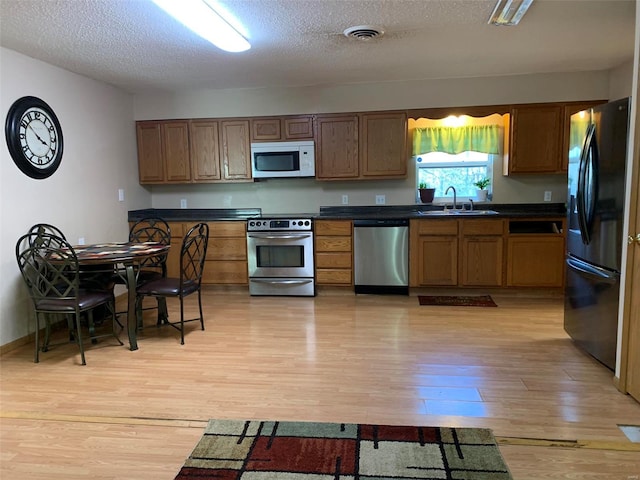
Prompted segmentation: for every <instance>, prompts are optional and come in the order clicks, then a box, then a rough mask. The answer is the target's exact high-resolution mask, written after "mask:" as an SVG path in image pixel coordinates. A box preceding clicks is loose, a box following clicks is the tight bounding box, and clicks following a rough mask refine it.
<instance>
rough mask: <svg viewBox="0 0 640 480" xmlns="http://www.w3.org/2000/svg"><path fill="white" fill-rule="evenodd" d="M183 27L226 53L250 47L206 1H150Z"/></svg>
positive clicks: (241, 50)
mask: <svg viewBox="0 0 640 480" xmlns="http://www.w3.org/2000/svg"><path fill="white" fill-rule="evenodd" d="M152 1H153V3H155V4H156V5H157V6H159V7H160V8H162V9H163V10H164V11H165V12H167V13H168V14H169V15H171V16H172V17H173V18H175V19H176V20H178V21H179V22H180V23H182V24H183V25H184V26H185V27H187V28H188V29H190V30H192V31H193V32H194V33H197V34H198V35H200V36H201V37H202V38H204V39H205V40H208V41H209V42H211V43H213V44H214V45H215V46H216V47H218V48H220V49H222V50H225V51H227V52H244V51H245V50H249V49H250V48H251V45H250V44H249V42H248V41H247V39H246V38H244V37H243V36H242V35H241V34H240V33H239V32H238V31H237V30H236V29H235V28H234V27H233V26H231V24H230V23H229V22H228V21H227V20H226V19H225V18H223V17H222V15H221V14H220V13H219V12H218V11H217V10H215V9H214V7H213V5H212V4H211V2H210V1H208V0H152Z"/></svg>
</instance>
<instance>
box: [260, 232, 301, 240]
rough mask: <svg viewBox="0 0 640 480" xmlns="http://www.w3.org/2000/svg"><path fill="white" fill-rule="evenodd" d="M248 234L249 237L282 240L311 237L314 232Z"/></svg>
mask: <svg viewBox="0 0 640 480" xmlns="http://www.w3.org/2000/svg"><path fill="white" fill-rule="evenodd" d="M247 236H248V237H249V238H264V239H271V240H280V239H286V240H291V239H302V238H311V237H312V234H311V233H301V234H297V235H291V234H289V233H285V234H282V235H278V234H277V233H248V234H247Z"/></svg>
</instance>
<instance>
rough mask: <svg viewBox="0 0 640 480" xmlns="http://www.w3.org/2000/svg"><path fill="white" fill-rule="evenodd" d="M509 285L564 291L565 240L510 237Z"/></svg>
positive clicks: (543, 237) (548, 237) (557, 236)
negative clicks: (560, 289)
mask: <svg viewBox="0 0 640 480" xmlns="http://www.w3.org/2000/svg"><path fill="white" fill-rule="evenodd" d="M507 285H508V286H510V287H562V286H563V285H564V238H563V237H562V236H560V235H545V236H541V235H519V236H515V235H513V236H510V237H509V239H508V241H507Z"/></svg>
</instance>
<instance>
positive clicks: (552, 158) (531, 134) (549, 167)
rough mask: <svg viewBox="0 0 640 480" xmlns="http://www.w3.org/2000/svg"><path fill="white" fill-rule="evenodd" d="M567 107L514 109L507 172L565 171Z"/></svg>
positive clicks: (549, 106) (543, 106) (522, 107)
mask: <svg viewBox="0 0 640 480" xmlns="http://www.w3.org/2000/svg"><path fill="white" fill-rule="evenodd" d="M563 113H564V111H563V106H562V105H561V104H540V105H526V106H523V105H521V106H516V107H514V108H513V109H512V110H511V132H510V135H511V142H510V148H509V154H508V160H507V159H506V160H505V164H504V167H505V171H504V173H505V174H507V175H511V174H519V173H523V174H526V173H533V174H536V173H561V172H562V157H563V152H562V128H563V126H564V122H563Z"/></svg>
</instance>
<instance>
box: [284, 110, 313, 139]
mask: <svg viewBox="0 0 640 480" xmlns="http://www.w3.org/2000/svg"><path fill="white" fill-rule="evenodd" d="M283 123H284V125H283V127H284V138H285V140H313V116H311V115H300V116H297V117H285V118H284V119H283Z"/></svg>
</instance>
